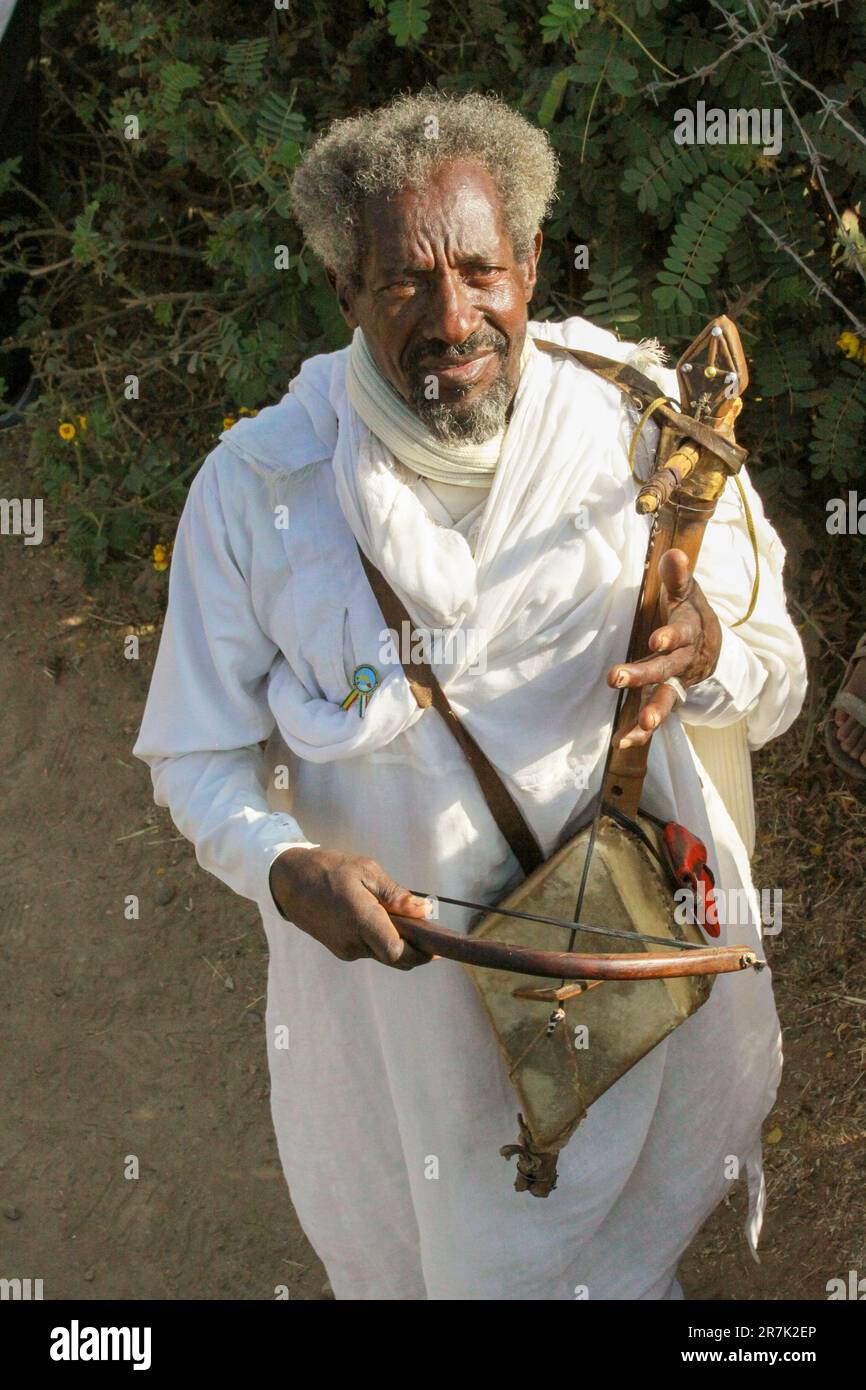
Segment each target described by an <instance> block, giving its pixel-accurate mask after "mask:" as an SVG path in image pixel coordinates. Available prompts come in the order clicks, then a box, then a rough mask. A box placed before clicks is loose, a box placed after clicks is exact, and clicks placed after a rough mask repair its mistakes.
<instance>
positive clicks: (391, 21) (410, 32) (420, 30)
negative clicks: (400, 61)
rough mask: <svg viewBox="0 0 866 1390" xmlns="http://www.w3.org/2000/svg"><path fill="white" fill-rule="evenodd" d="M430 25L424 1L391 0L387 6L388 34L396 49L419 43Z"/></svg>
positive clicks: (427, 7) (428, 12) (428, 13)
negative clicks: (392, 39) (392, 38)
mask: <svg viewBox="0 0 866 1390" xmlns="http://www.w3.org/2000/svg"><path fill="white" fill-rule="evenodd" d="M429 23H430V9H429V6H428V5H426V4H425V3H424V0H391V3H390V4H389V6H388V33H389V34H391V35H393V37H394V40H395V42H396V44H397V47H398V48H408V47H409V45H410V44H413V43H420V42H421V40H422V39H423V37H424V35H425V34H426V33H427V26H428V24H429Z"/></svg>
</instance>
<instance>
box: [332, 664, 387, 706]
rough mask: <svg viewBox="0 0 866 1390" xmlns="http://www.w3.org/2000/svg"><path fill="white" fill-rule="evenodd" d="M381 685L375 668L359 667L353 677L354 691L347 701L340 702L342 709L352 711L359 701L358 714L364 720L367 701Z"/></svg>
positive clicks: (350, 693)
mask: <svg viewBox="0 0 866 1390" xmlns="http://www.w3.org/2000/svg"><path fill="white" fill-rule="evenodd" d="M378 684H379V676H378V674H377V672H376V668H375V667H374V666H358V667H356V668H355V674H354V676H353V677H352V689H351V690H350V691H349V693H348V695H347V696H346V698H345V700H342V701H341V702H340V709H350V708H351V706H352V705H353V704H354V703H355V701H356V700H357V701H358V713H359V714H360V716H361V718H362V719H363V718H364V712H365V710H366V708H367V701H368V700H369V698H370V696H371V695H372V694H373V691H374V690H375V689H376V686H377V685H378Z"/></svg>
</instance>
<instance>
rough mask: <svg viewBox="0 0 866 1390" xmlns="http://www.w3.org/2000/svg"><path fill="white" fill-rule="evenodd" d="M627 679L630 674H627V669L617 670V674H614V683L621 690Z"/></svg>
mask: <svg viewBox="0 0 866 1390" xmlns="http://www.w3.org/2000/svg"><path fill="white" fill-rule="evenodd" d="M627 680H628V676H627V675H626V673H625V671H617V673H616V675H615V676H614V685H615V686H616V687H617V688H618V689H620V690H621V689H622V687H623V686H624V685H625V683H626V681H627Z"/></svg>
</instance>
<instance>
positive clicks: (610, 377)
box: [532, 338, 659, 408]
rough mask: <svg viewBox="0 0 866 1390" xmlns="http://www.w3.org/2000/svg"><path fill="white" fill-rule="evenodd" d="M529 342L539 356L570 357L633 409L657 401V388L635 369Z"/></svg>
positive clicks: (610, 359) (612, 360)
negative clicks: (632, 404)
mask: <svg viewBox="0 0 866 1390" xmlns="http://www.w3.org/2000/svg"><path fill="white" fill-rule="evenodd" d="M532 341H533V343H534V344H535V346H536V347H537V348H538V350H539V351H540V352H546V353H548V354H549V356H551V357H562V356H564V357H570V358H572V360H573V361H575V362H579V363H580V365H581V367H586V369H587V371H590V372H595V374H596V376H600V377H602V378H603V379H604V380H605V381H608V382H610V384H611V386H616V387H617V389H618V390H620V391H621V392H622V393H623V395H624V396H628V397H629V399H630V400H632V401H633V403H634V404H635V405H638V406H643V407H644V408H645V407H646V406H648V405H649V404H650V402H651V401H654V400H657V399H658V395H659V387H658V386H657V385H656V383H655V382H654V381H651V380H650V378H649V377H648V376H644V374H643V372H639V371H638V370H637V368H636V367H630V366H628V365H627V364H626V363H625V362H617V360H616V358H615V357H602V356H601V355H600V354H599V353H597V352H585V351H584V350H583V348H570V347H565V346H564V344H562V343H551V342H549V341H548V339H547V338H533V339H532Z"/></svg>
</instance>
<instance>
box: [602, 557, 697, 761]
mask: <svg viewBox="0 0 866 1390" xmlns="http://www.w3.org/2000/svg"><path fill="white" fill-rule="evenodd" d="M659 575H660V577H661V581H662V588H661V599H660V604H659V607H660V610H661V615H662V619H663V624H664V625H663V626H662V627H657V628H656V630H655V632H653V633H652V635H651V637H650V639H649V644H648V645H649V649H650V652H651V653H660V655H650V656H645V657H643V658H642V659H641V660H640V661H634V662H629V663H627V664H626V665H623V666H614V667H612V668H611V670H610V671H608V673H607V683H608V685H612V686H613V687H614V688H615V689H620V688H622V687H623V686H657V689H656V690H654V691H652V692H651V693H650V695H649V699H648V700H647V701H646V703H645V704H644V706H643V708H642V709H641V712H640V714H639V715H638V722H637V724H635V726H634V728H632V729H629V730H628V732H627V733H626V734H625V735H624V736H623V738H621V739H620V740H619V741H618V743H617V747H618V748H632V747H638V746H639V745H640V744H642V743H647V742H648V741H649V739H650V738H651V737H652V735H653V734H654V733H655V731H656V729H658V728H659V726H660V725H661V724H663V723H664V721H665V720H666V719H667V717H668V715H669V714H670V712H671V710H672V709H673V707H674V705H675V704H676V702H677V692H676V691H675V690H674V689H673V687H672V686H670V685H665V684H664V682H665V681H666V680H667V679H669V677H671V676H675V677H676V679H677V680H679V681H681V682H682V684H683V685H685V686H689V685H697V684H698V682H699V681H703V680H706V679H707V677H708V676H711V675H712V674H713V671H714V670H715V669H716V662H717V661H718V659H719V651H720V649H721V645H722V629H721V626H720V624H719V620H718V618H717V617H716V615H715V613H714V612H713V610H712V608H711V607H710V605H709V603H708V602H707V600H706V597H705V596H704V593H703V591H702V589H701V587H700V585H699V584H698V583H697V582H696V581H695V579H694V578H693V577H692V573H691V571H690V569H689V561H688V556H687V555H685V554H684V552H683V551H682V550H667V551H665V553H664V555H663V556H662V558H661V560H660V562H659Z"/></svg>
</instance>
